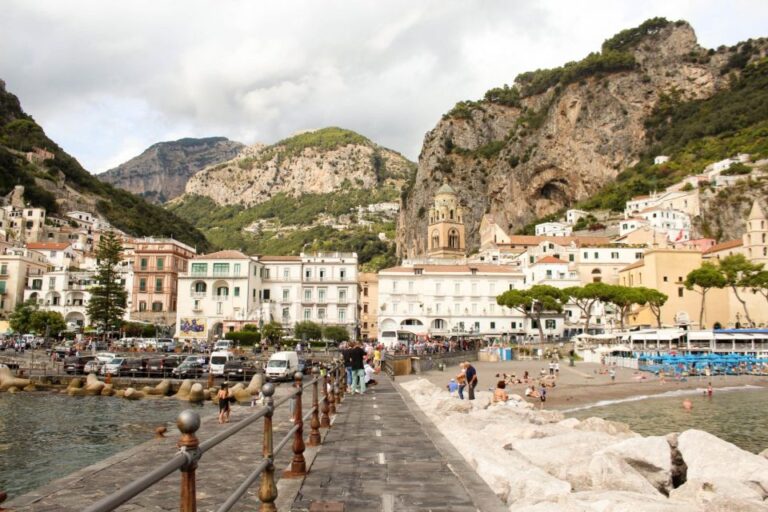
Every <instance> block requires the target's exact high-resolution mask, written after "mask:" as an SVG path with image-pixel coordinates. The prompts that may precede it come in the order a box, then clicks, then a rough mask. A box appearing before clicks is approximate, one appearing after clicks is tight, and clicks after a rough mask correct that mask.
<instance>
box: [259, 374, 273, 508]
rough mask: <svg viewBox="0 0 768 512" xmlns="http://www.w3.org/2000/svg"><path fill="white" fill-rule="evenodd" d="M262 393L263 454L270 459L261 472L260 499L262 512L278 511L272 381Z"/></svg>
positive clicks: (262, 388)
mask: <svg viewBox="0 0 768 512" xmlns="http://www.w3.org/2000/svg"><path fill="white" fill-rule="evenodd" d="M261 393H262V394H263V395H264V400H265V406H266V408H267V413H266V414H265V415H264V447H263V451H262V455H263V456H264V458H265V459H267V460H268V461H269V463H268V464H267V467H266V469H264V471H263V472H262V473H261V483H260V485H259V501H261V507H259V510H260V511H261V512H277V508H276V507H275V500H276V499H277V485H275V462H274V454H273V453H272V447H273V445H272V414H273V413H274V412H275V399H274V398H273V397H272V396H273V395H274V394H275V385H274V384H272V383H271V382H268V383H266V384H264V385H263V386H262V387H261Z"/></svg>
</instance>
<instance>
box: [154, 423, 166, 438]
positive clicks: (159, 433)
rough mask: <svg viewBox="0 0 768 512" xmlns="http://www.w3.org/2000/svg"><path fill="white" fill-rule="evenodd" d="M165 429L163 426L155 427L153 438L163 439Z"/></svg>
mask: <svg viewBox="0 0 768 512" xmlns="http://www.w3.org/2000/svg"><path fill="white" fill-rule="evenodd" d="M166 431H167V429H166V428H165V427H163V426H160V427H157V428H156V429H155V439H165V432H166Z"/></svg>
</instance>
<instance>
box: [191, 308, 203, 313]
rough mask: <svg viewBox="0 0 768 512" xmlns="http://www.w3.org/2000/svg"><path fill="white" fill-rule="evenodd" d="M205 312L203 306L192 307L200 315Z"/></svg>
mask: <svg viewBox="0 0 768 512" xmlns="http://www.w3.org/2000/svg"><path fill="white" fill-rule="evenodd" d="M202 310H203V308H202V306H192V311H194V312H195V313H200V312H201V311H202Z"/></svg>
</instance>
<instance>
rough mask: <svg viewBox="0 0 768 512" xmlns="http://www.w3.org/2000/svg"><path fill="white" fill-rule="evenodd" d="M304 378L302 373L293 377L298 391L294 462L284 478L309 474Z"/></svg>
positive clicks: (294, 415)
mask: <svg viewBox="0 0 768 512" xmlns="http://www.w3.org/2000/svg"><path fill="white" fill-rule="evenodd" d="M303 377H304V376H303V375H302V374H301V372H296V373H295V374H294V375H293V379H294V382H295V384H294V386H295V387H296V389H297V391H298V393H297V394H296V396H295V397H294V400H295V404H296V405H294V407H293V426H294V427H296V432H294V434H293V460H291V469H289V470H288V471H284V472H283V477H285V478H292V477H298V476H304V475H306V474H307V461H306V460H305V459H304V450H305V446H304V420H303V419H302V417H303V414H302V411H301V395H302V393H303V388H302V380H303Z"/></svg>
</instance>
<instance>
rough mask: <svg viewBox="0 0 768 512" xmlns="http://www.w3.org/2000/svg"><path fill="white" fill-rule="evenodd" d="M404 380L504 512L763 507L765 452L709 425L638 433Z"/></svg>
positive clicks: (715, 511) (702, 511)
mask: <svg viewBox="0 0 768 512" xmlns="http://www.w3.org/2000/svg"><path fill="white" fill-rule="evenodd" d="M401 386H402V387H403V388H404V389H405V390H406V391H407V392H408V393H409V394H410V395H411V397H412V398H413V400H414V401H415V402H416V404H417V405H418V406H419V407H420V408H421V409H422V410H423V411H424V413H425V414H426V415H427V417H428V418H429V419H430V420H432V421H433V422H434V424H435V426H436V427H437V428H438V429H439V430H440V431H441V432H442V434H443V435H444V436H445V438H446V439H448V440H449V441H450V442H451V443H452V444H453V445H454V447H455V448H456V449H457V450H458V452H459V453H460V454H461V455H462V456H463V457H464V459H465V460H466V461H467V463H468V464H469V466H470V467H472V468H473V469H474V470H476V471H477V473H478V475H479V476H480V477H481V478H482V479H483V480H485V482H486V483H487V484H488V485H489V486H490V488H491V489H492V490H493V492H495V493H496V494H497V495H498V496H499V498H501V499H502V500H503V501H504V502H505V503H507V504H508V506H509V510H510V511H541V512H545V511H546V512H548V511H551V510H558V511H561V510H562V511H579V512H585V511H586V512H592V511H594V512H598V511H599V512H606V511H616V512H618V511H627V510H642V511H657V512H673V511H674V512H678V511H698V512H721V511H722V512H724V511H730V510H745V511H752V510H755V511H756V510H765V505H766V498H768V482H766V478H768V460H766V458H765V457H762V456H760V455H755V454H752V453H749V452H746V451H744V450H742V449H740V448H738V447H737V446H734V445H732V444H730V443H728V442H726V441H723V440H722V439H719V438H718V437H715V436H713V435H711V434H707V433H706V432H702V431H699V430H686V431H684V432H682V433H681V434H679V435H676V434H670V435H669V436H665V437H662V436H653V437H643V436H640V435H639V434H636V433H634V432H632V431H631V430H630V429H629V427H628V426H627V425H625V424H623V423H616V422H611V421H605V420H602V419H600V418H589V419H586V420H584V421H579V420H577V419H574V418H569V419H563V416H562V414H560V413H559V412H556V411H539V410H535V409H531V408H530V407H527V406H526V405H529V404H527V403H526V402H525V401H524V400H523V399H515V400H510V401H509V402H507V403H506V404H493V405H491V404H490V396H491V393H490V392H487V391H478V392H477V399H476V400H474V402H473V403H471V404H469V403H466V402H468V401H462V400H458V399H456V398H451V397H449V395H448V392H447V391H445V390H444V389H442V388H439V387H437V386H435V385H433V384H431V383H430V382H429V381H427V380H426V379H418V380H414V381H410V382H406V383H404V384H401ZM451 403H453V404H460V405H457V406H455V407H454V406H452V405H451ZM479 439H481V440H482V442H478V440H479Z"/></svg>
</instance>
